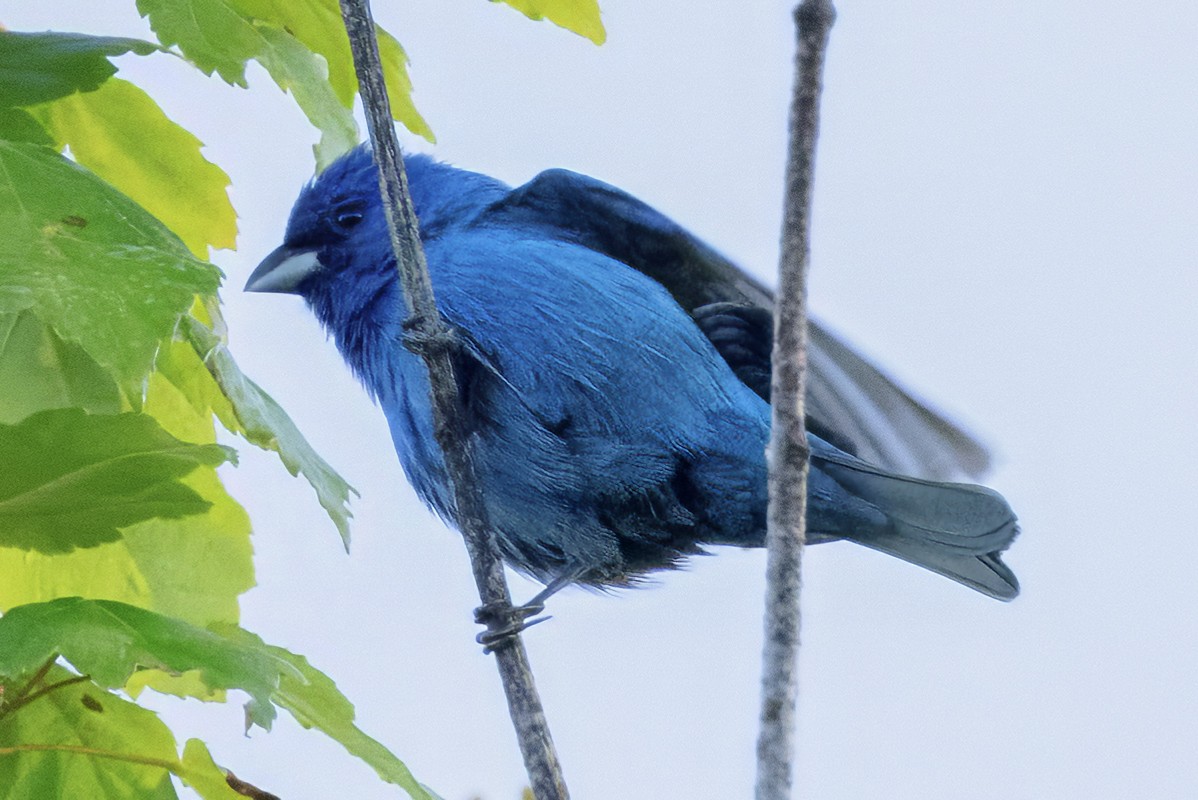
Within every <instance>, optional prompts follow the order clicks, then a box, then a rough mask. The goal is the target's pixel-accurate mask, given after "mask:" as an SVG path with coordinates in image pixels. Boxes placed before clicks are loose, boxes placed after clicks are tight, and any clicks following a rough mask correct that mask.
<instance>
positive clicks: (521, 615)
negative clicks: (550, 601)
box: [474, 598, 550, 653]
mask: <svg viewBox="0 0 1198 800" xmlns="http://www.w3.org/2000/svg"><path fill="white" fill-rule="evenodd" d="M544 610H545V604H544V603H543V602H539V601H537V600H536V599H535V598H534V600H533V601H532V602H530V603H526V604H525V605H522V606H513V605H510V604H508V603H487V604H486V605H482V606H479V607H478V608H476V609H474V621H475V622H477V623H478V624H479V625H486V626H487V629H486V630H485V631H483V632H482V633H480V634H478V636H475V637H474V640H475V641H476V642H478V643H479V644H481V645H482V646H483V652H484V653H493V652H495V651H496V650H499V649H501V648H504V647H507V646H509V645H511V644H512V643H514V642H515V641H516V637H517V636H519V635H520V633H521V632H522V631H524V630H527V629H528V628H531V627H532V626H533V625H539V624H540V623H542V622H545V621H546V620H548V619H550V617H537V614H540V613H541V612H542V611H544ZM530 617H536V619H530Z"/></svg>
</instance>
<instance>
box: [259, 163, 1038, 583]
mask: <svg viewBox="0 0 1198 800" xmlns="http://www.w3.org/2000/svg"><path fill="white" fill-rule="evenodd" d="M405 166H406V169H407V174H408V181H409V186H410V190H411V194H412V199H413V202H414V205H415V210H416V214H417V217H418V218H419V221H420V233H421V241H422V243H423V246H424V250H425V254H426V256H427V259H428V266H429V272H430V274H431V277H432V282H433V287H434V290H435V292H436V296H437V302H438V306H439V307H440V309H441V312H442V314H443V315H444V317H445V319H446V320H447V322H448V323H449V324H450V325H451V326H452V327H453V328H454V329H455V332H456V334H457V335H458V336H459V337H460V339H461V341H462V343H463V345H464V346H463V348H462V350H463V352H464V355H462V356H461V357H460V358H459V360H458V363H457V364H456V365H455V369H456V372H457V377H458V382H459V385H460V386H459V389H460V392H461V403H462V406H463V408H464V411H465V414H466V417H467V422H468V425H469V431H470V436H471V437H472V444H473V447H474V453H475V459H476V465H477V473H478V479H479V481H480V482H481V485H482V486H481V488H482V493H483V497H484V501H485V503H486V507H487V511H488V514H489V521H490V524H491V526H492V527H493V529H494V532H495V534H496V539H497V542H498V546H499V548H500V551H501V553H502V555H503V557H504V559H505V560H506V562H507V563H508V564H510V565H511V566H512V567H514V568H515V569H517V570H519V571H521V572H523V573H526V574H528V575H531V576H533V577H535V578H537V579H538V580H540V581H542V582H544V583H546V584H547V586H548V587H549V591H553V590H555V589H556V588H559V587H560V586H562V585H565V584H567V583H573V582H578V583H582V584H589V585H594V586H612V585H616V586H619V585H629V584H631V583H635V582H636V580H637V579H638V578H639V577H641V576H643V575H644V574H645V573H648V572H650V571H653V570H658V569H663V568H669V567H673V566H676V565H678V564H679V562H681V561H682V560H684V559H685V558H686V557H687V556H689V555H692V554H697V553H701V552H703V548H704V546H705V545H736V546H741V547H760V546H762V545H763V544H764V540H765V516H766V515H765V512H766V461H765V455H764V454H765V448H766V444H767V441H768V438H769V427H770V409H769V403H768V401H769V359H770V347H771V346H772V315H771V310H770V309H771V306H772V298H771V296H770V294H769V292H768V291H767V290H766V289H764V288H763V287H761V285H760V284H758V283H756V282H755V281H753V280H752V279H751V278H749V277H748V276H747V275H745V274H744V273H743V272H741V271H740V270H739V269H738V268H736V267H735V266H733V265H731V264H730V263H729V262H727V261H726V260H725V259H723V258H722V257H721V256H719V255H718V254H717V253H716V252H715V251H714V250H712V249H711V248H710V247H708V246H706V245H705V244H703V243H702V242H700V241H699V240H698V239H696V238H695V237H693V236H691V235H690V234H689V233H687V232H686V231H684V230H683V229H682V228H680V227H679V226H678V225H676V224H675V223H673V222H671V221H670V220H669V219H667V218H666V217H664V216H663V215H661V214H660V213H658V212H656V211H654V210H653V209H652V208H650V207H649V206H647V205H645V204H644V203H641V202H640V201H638V200H636V199H634V198H632V197H631V196H629V195H627V194H625V193H624V192H621V191H620V190H618V189H615V188H613V187H611V186H608V185H606V184H603V183H600V182H598V181H595V180H593V179H590V178H587V177H585V176H582V175H578V174H575V173H571V172H567V171H564V170H551V171H548V172H545V173H542V174H541V175H539V176H537V177H536V178H534V179H533V180H532V181H530V182H529V183H528V184H526V185H524V186H522V187H519V188H516V189H512V188H511V187H509V186H507V185H505V184H503V183H501V182H500V181H498V180H495V179H493V178H490V177H488V176H486V175H482V174H479V173H475V172H468V171H465V170H461V169H457V168H455V167H452V166H449V165H447V164H443V163H440V162H437V161H435V160H433V159H432V158H429V157H427V156H423V155H409V156H407V157H406V158H405ZM246 290H247V291H255V292H282V293H292V294H298V295H300V296H302V297H303V298H304V299H305V300H306V301H307V304H308V305H309V307H310V308H311V309H312V311H313V312H314V313H315V315H316V317H317V318H318V319H319V320H320V322H321V323H322V324H323V325H324V327H325V328H326V329H327V330H328V331H329V332H330V333H331V334H332V336H333V337H334V339H335V341H336V344H337V347H338V349H339V350H340V352H341V354H342V356H343V357H344V358H345V360H346V361H347V362H348V364H349V366H350V368H351V369H352V370H353V372H354V374H355V375H356V376H357V377H358V378H359V379H360V380H361V381H362V383H363V384H364V385H365V386H366V388H367V390H368V391H369V392H370V394H371V395H372V396H373V397H374V399H375V400H376V401H377V402H378V403H379V405H381V406H382V409H383V412H384V413H385V414H386V417H387V421H388V423H389V424H390V428H391V435H392V439H393V441H394V444H395V449H396V452H397V453H398V455H399V460H400V462H401V464H402V465H403V468H404V471H405V472H406V473H407V476H408V478H409V479H410V481H411V482H412V485H413V486H414V487H415V489H416V491H417V493H418V494H419V495H420V497H421V498H422V499H423V500H424V502H425V503H427V504H428V505H429V506H430V507H432V508H433V509H434V510H435V511H436V512H437V513H438V514H440V515H441V516H442V517H443V518H444V519H446V520H448V521H449V522H450V523H452V522H453V520H454V503H453V499H452V496H451V493H450V489H449V485H448V480H447V478H446V473H445V467H444V463H443V460H442V456H441V453H440V450H439V448H438V446H437V444H436V442H435V440H434V438H433V430H432V418H431V410H430V400H429V384H428V377H427V373H426V371H425V368H424V365H423V362H422V361H421V360H420V358H419V357H417V356H416V355H414V354H413V353H411V352H410V351H409V350H408V349H407V348H406V347H405V346H404V345H403V341H402V340H403V335H404V334H403V330H402V325H401V322H402V301H401V295H400V291H401V290H400V287H399V285H398V282H397V278H396V269H395V259H394V256H393V254H392V252H391V245H390V240H389V238H388V233H387V228H386V222H385V220H384V218H383V212H382V204H381V201H380V197H379V190H378V183H377V172H376V168H375V166H374V163H373V160H372V156H371V153H370V151H369V150H368V149H367V148H366V147H365V146H363V147H359V148H357V149H355V150H354V151H352V152H350V153H349V154H347V155H345V156H343V157H342V158H341V159H340V160H338V161H337V162H335V163H334V164H332V165H331V166H330V167H329V168H328V169H327V170H325V171H324V172H323V173H322V174H321V175H319V176H318V177H317V178H315V179H314V180H313V181H312V182H311V183H309V184H308V185H307V186H306V187H305V188H304V189H303V191H302V192H301V194H300V196H299V199H298V200H297V201H296V204H295V207H294V209H293V210H292V212H291V218H290V221H289V222H288V225H287V231H286V235H285V238H284V244H283V245H282V246H281V247H279V248H278V249H277V250H275V251H274V252H273V253H271V254H270V255H269V256H268V257H267V258H266V259H265V260H264V261H263V262H262V263H261V264H260V265H259V266H258V268H257V269H256V270H255V271H254V273H253V274H252V275H251V276H250V278H249V281H248V283H247V284H246ZM811 366H812V370H811V374H812V380H811V383H812V388H811V403H810V407H809V414H810V420H809V427H810V431H809V441H810V445H811V472H810V478H809V486H808V496H809V504H808V523H807V525H808V531H809V533H808V540H809V541H810V542H812V543H818V542H825V541H830V540H837V539H847V540H850V541H854V542H857V543H858V544H862V545H865V546H866V547H870V548H873V549H875V550H879V551H882V552H885V553H889V554H891V555H894V556H897V557H898V558H901V559H904V560H906V561H909V562H912V563H915V564H918V565H920V566H922V567H925V568H927V569H929V570H932V571H934V572H937V573H940V574H941V575H945V576H947V577H949V578H952V579H953V580H956V581H959V582H960V583H962V584H965V585H966V586H969V587H971V588H973V589H976V590H978V591H980V592H983V593H985V594H987V595H990V596H992V597H996V598H1000V599H1003V600H1009V599H1011V598H1013V597H1015V596H1016V594H1018V591H1019V588H1018V582H1017V581H1016V579H1015V576H1014V574H1013V573H1012V572H1011V571H1010V569H1008V568H1007V566H1006V565H1005V564H1004V563H1003V562H1002V560H1001V558H1000V554H1001V553H1002V552H1003V551H1004V550H1005V549H1006V548H1007V547H1008V545H1010V543H1011V542H1012V540H1013V539H1014V538H1015V535H1016V532H1017V527H1016V521H1015V516H1014V514H1013V513H1012V511H1011V509H1010V507H1009V506H1008V505H1007V503H1006V501H1005V500H1004V499H1003V498H1002V497H1001V496H1000V495H999V494H997V493H996V492H994V491H992V490H990V489H987V488H984V487H981V486H974V485H970V484H965V483H948V482H938V481H936V480H932V478H942V477H947V476H952V475H960V474H977V473H979V472H980V471H982V470H984V468H985V466H986V456H985V452H984V450H982V449H981V448H980V446H978V445H977V444H976V443H974V442H973V441H972V440H970V439H969V437H968V436H966V435H965V434H964V433H962V432H961V431H960V430H959V429H957V428H955V427H953V426H952V425H951V424H950V423H948V422H946V421H945V420H943V419H941V418H940V417H939V416H938V415H936V414H935V413H934V412H932V411H929V410H928V409H927V408H926V407H924V406H923V405H922V404H920V403H919V402H918V401H917V400H915V399H914V398H912V397H911V396H910V395H908V394H907V393H906V392H904V391H903V390H902V389H900V388H899V387H898V386H897V385H895V384H894V383H892V382H891V381H889V379H887V378H886V377H885V376H883V375H882V374H881V373H880V372H878V371H877V370H876V369H875V368H874V367H872V366H871V365H869V364H868V363H867V362H866V361H865V360H864V359H862V358H861V357H860V356H858V355H856V354H855V353H853V352H852V350H850V349H849V348H848V347H847V346H845V345H844V344H842V343H841V342H839V341H837V340H836V339H835V337H833V336H831V334H829V333H827V331H825V330H824V329H823V328H821V327H820V326H818V325H814V324H813V327H812V352H811ZM900 470H901V471H904V472H908V473H915V475H913V476H908V475H904V474H900Z"/></svg>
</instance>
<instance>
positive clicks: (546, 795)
mask: <svg viewBox="0 0 1198 800" xmlns="http://www.w3.org/2000/svg"><path fill="white" fill-rule="evenodd" d="M341 14H342V17H343V18H344V20H345V27H346V30H347V31H348V33H349V40H350V46H351V48H352V50H353V57H354V66H355V69H356V71H357V74H358V83H359V84H360V87H361V89H360V91H361V95H362V103H363V105H364V106H365V109H366V119H367V124H368V127H369V130H370V140H371V143H372V144H373V147H374V159H375V163H376V164H377V165H378V168H379V184H380V189H381V191H382V195H383V208H384V209H385V211H386V214H387V226H388V228H389V229H390V231H391V244H392V247H393V248H394V250H395V256H396V262H397V264H398V269H399V278H400V281H401V284H402V286H403V296H404V302H405V305H406V307H407V319H406V320H405V321H404V329H405V330H407V331H408V332H409V334H410V337H411V339H412V340H413V341H415V342H416V343H417V344H418V345H420V346H419V350H420V354H421V355H422V357H423V358H424V361H425V365H426V366H427V367H428V372H429V383H430V384H431V386H432V400H433V420H434V432H435V434H436V439H437V444H438V445H439V446H440V448H441V451H442V453H443V454H444V458H445V466H446V469H447V471H448V473H449V476H450V481H451V482H452V484H453V497H454V504H455V506H456V509H457V515H456V519H457V523H458V527H459V528H460V529H461V532H462V536H463V537H464V538H465V540H466V550H467V552H468V553H469V555H470V563H471V566H472V568H473V571H474V581H475V583H476V584H477V586H478V594H479V598H480V599H481V600H482V604H483V608H484V609H486V610H487V612H488V616H489V617H490V618H491V619H493V620H499V626H500V627H503V621H504V620H509V621H511V622H513V623H518V622H519V621H520V620H521V619H522V617H521V616H520V615H518V614H517V613H516V612H515V611H514V610H513V609H512V600H511V593H510V592H509V591H508V587H507V580H506V578H505V576H504V574H503V565H502V564H501V563H500V561H499V559H498V557H497V556H496V550H495V545H494V534H493V533H492V531H491V529H490V527H489V526H488V524H487V519H486V509H485V507H484V505H483V502H482V496H481V494H480V492H479V487H478V481H477V480H475V470H474V463H473V461H472V460H471V453H470V451H469V447H468V438H467V436H466V435H465V432H464V430H465V429H464V426H463V425H462V423H461V413H460V411H461V409H460V406H459V401H458V392H457V387H456V385H455V379H454V371H453V361H452V358H451V356H452V353H453V350H454V348H456V347H457V346H458V343H457V341H456V339H455V338H454V336H453V332H452V330H451V329H450V328H449V327H448V326H447V325H446V324H445V322H444V320H442V319H441V315H440V314H439V313H438V311H437V306H436V303H435V301H434V299H433V290H432V284H431V282H430V280H429V276H428V267H427V265H426V263H425V260H424V252H423V250H422V249H421V247H420V237H419V230H418V227H417V221H416V214H415V212H414V211H413V210H412V201H411V198H410V196H409V194H408V181H407V174H406V172H405V171H404V167H403V161H402V159H401V158H400V151H399V142H398V141H397V140H396V137H395V130H394V128H393V127H392V122H391V109H390V103H389V102H388V99H387V93H386V89H385V87H384V82H383V71H382V67H381V65H380V64H379V55H378V41H377V40H376V39H375V35H374V23H373V20H372V19H371V15H370V4H369V2H368V0H341ZM494 652H495V657H496V664H497V666H498V668H499V675H500V679H501V680H502V682H503V689H504V693H505V694H506V695H507V701H508V710H509V712H510V714H511V717H512V725H513V726H514V727H515V729H516V737H517V739H518V740H519V742H520V750H521V753H522V754H523V756H524V766H525V768H526V769H527V770H528V778H529V782H530V783H531V785H532V789H533V792H534V793H535V795H536V797H537V798H538V800H566V798H567V797H569V794H568V792H567V791H566V784H565V781H564V780H563V778H562V774H561V766H560V764H559V763H558V759H557V751H556V750H555V749H554V746H553V739H552V738H551V737H550V735H549V725H548V723H547V722H546V720H545V712H544V709H543V708H542V706H541V699H540V696H539V695H538V694H537V689H536V685H535V684H534V683H533V678H532V670H531V669H530V668H529V663H528V653H527V652H526V651H525V649H524V643H523V642H522V641H521V640H520V638H519V636H518V635H513V636H511V637H510V638H509V639H507V640H505V641H504V642H503V644H502V646H498V645H497V646H496V647H495V650H494Z"/></svg>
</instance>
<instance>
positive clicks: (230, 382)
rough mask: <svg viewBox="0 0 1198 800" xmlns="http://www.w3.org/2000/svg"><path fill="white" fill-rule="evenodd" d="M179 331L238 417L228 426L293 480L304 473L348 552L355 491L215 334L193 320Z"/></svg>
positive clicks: (225, 423) (184, 324)
mask: <svg viewBox="0 0 1198 800" xmlns="http://www.w3.org/2000/svg"><path fill="white" fill-rule="evenodd" d="M180 331H181V333H182V334H183V335H185V336H186V337H187V338H188V339H189V341H190V342H191V345H192V346H193V347H194V348H195V350H196V352H197V353H199V354H200V358H201V359H202V361H203V363H204V364H205V365H206V366H207V368H208V370H209V371H210V372H211V373H212V376H213V377H214V378H215V379H216V382H217V383H218V384H219V385H220V389H221V392H222V393H223V395H224V396H225V397H227V398H228V400H229V402H230V403H231V404H232V408H233V410H234V413H235V414H236V418H235V419H234V420H229V419H224V418H222V421H223V422H224V425H225V426H226V427H227V428H228V429H229V430H230V431H231V432H233V433H240V434H242V435H243V436H245V438H246V439H247V440H248V441H250V442H252V443H253V444H256V445H257V446H259V447H262V448H265V449H269V450H274V451H276V452H277V453H278V454H279V458H280V459H282V461H283V464H284V465H285V466H286V467H287V469H288V471H289V472H291V474H292V475H299V474H302V475H303V476H304V477H305V478H306V479H307V481H308V483H309V484H311V486H312V488H313V490H315V492H316V497H317V499H318V500H319V501H320V504H321V506H323V507H324V509H325V511H326V512H327V513H328V515H329V518H330V519H332V520H333V523H334V524H335V525H336V526H337V530H338V532H339V533H340V534H341V540H342V542H343V543H344V544H345V547H346V549H348V548H349V520H350V517H352V516H353V515H352V514H351V513H350V511H349V497H350V494H357V492H356V491H355V490H354V488H353V487H352V486H350V485H349V484H348V483H346V482H345V479H344V478H342V477H341V476H340V475H338V474H337V472H336V470H334V469H333V468H332V467H331V466H329V464H328V462H326V461H325V460H324V459H323V458H321V457H320V455H319V454H317V452H316V451H315V450H313V449H312V445H310V444H308V441H307V440H306V439H305V438H304V437H303V434H301V433H300V432H299V429H298V428H296V427H295V423H294V422H292V421H291V418H290V417H288V416H287V413H286V412H285V411H283V409H282V408H281V407H280V406H279V404H278V403H276V402H275V401H274V399H273V398H272V397H271V396H270V395H268V394H267V393H266V392H264V391H263V390H262V388H261V387H259V386H258V384H256V383H254V382H253V381H252V380H250V379H249V378H247V377H246V376H245V374H244V373H243V372H242V371H241V369H240V368H239V367H238V366H237V362H235V361H234V360H233V356H232V354H230V353H229V350H228V348H226V347H225V346H224V345H223V344H222V343H221V341H220V339H219V338H218V337H217V336H216V334H214V333H213V332H212V331H211V330H209V329H208V328H207V327H205V326H204V325H202V324H200V323H199V322H198V321H196V320H195V319H193V318H188V319H186V320H184V323H183V326H182V327H181V329H180ZM231 422H232V423H234V424H230V423H231Z"/></svg>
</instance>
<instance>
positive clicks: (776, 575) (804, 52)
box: [756, 0, 836, 800]
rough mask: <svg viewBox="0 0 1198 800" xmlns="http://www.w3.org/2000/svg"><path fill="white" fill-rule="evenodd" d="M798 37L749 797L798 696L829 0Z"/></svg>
mask: <svg viewBox="0 0 1198 800" xmlns="http://www.w3.org/2000/svg"><path fill="white" fill-rule="evenodd" d="M794 17H795V31H796V38H797V54H796V57H795V80H794V93H793V95H792V98H791V106H790V123H789V128H790V131H789V133H790V152H789V156H788V159H787V164H786V198H785V203H786V211H785V215H784V218H783V223H782V253H781V257H780V262H779V267H778V270H779V286H778V304H777V307H776V310H775V317H774V352H773V376H772V385H771V394H770V397H771V398H772V405H773V421H772V425H773V428H772V433H771V437H770V445H769V467H770V473H769V495H770V505H769V514H768V532H767V534H766V546H767V548H768V555H767V564H766V581H767V585H766V609H765V646H764V651H763V653H762V677H761V729H760V731H759V734H758V738H757V790H756V797H757V800H785V799H786V798H789V797H790V791H791V785H792V783H793V780H794V774H793V773H794V768H793V760H794V749H795V748H794V738H795V734H794V732H795V701H796V699H797V696H798V674H797V662H798V648H799V622H800V615H799V590H800V587H801V579H800V571H799V570H800V566H801V564H802V556H803V543H804V541H805V539H806V516H807V469H808V455H809V449H808V446H807V431H806V426H805V425H804V421H803V420H804V391H805V387H804V383H805V373H806V371H807V267H808V262H809V261H810V258H811V244H810V228H811V196H812V185H813V183H814V172H815V141H816V137H817V135H818V131H819V96H820V90H821V89H822V72H823V63H824V52H825V49H826V46H827V43H828V32H829V30H830V29H831V27H832V23H833V21H834V20H835V18H836V11H835V9H834V8H833V7H832V3H831V2H830V0H804V2H803V3H801V4H800V5H799V6H798V8H796V9H795V12H794Z"/></svg>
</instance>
